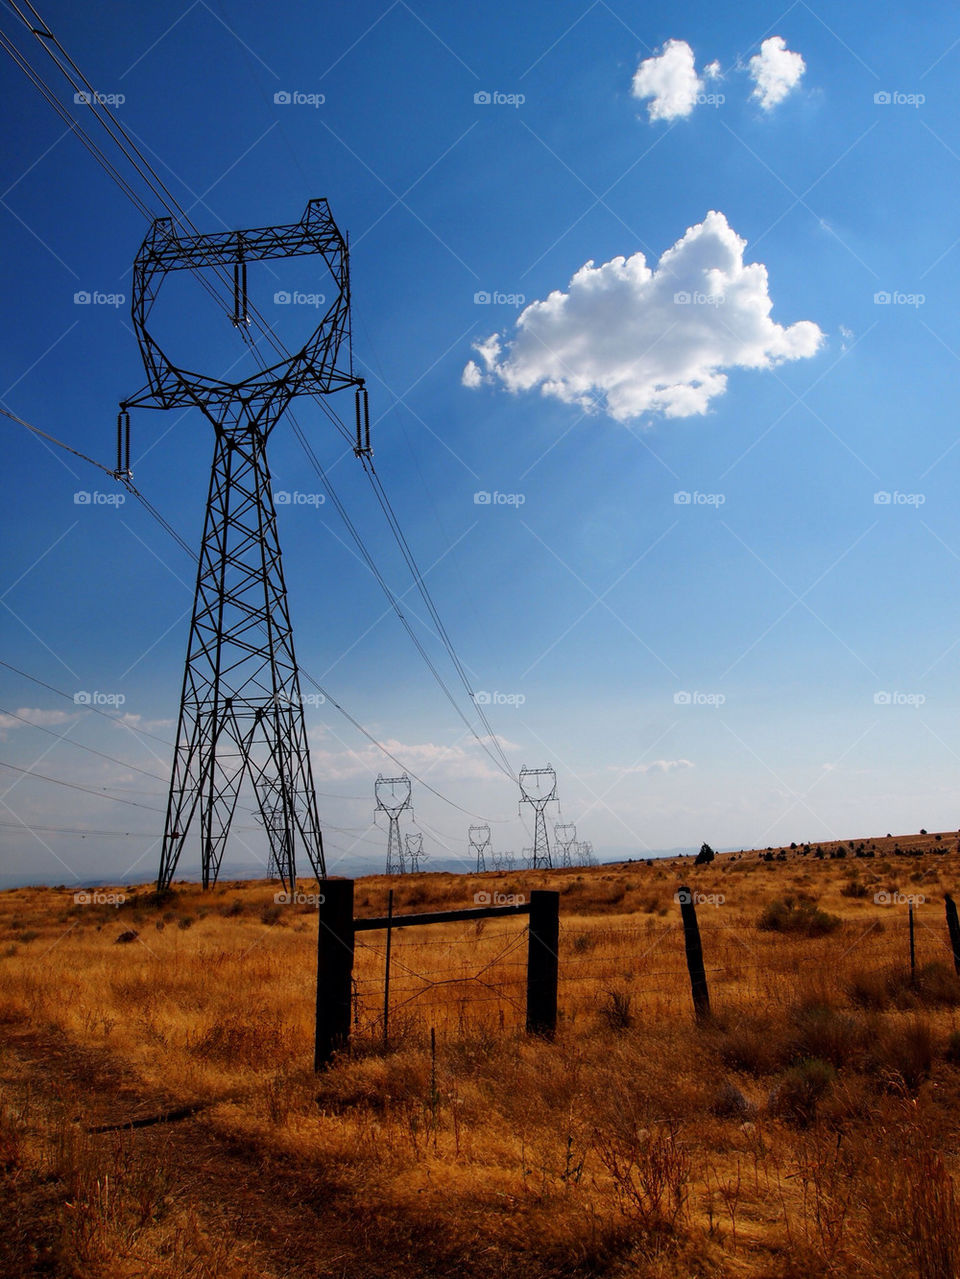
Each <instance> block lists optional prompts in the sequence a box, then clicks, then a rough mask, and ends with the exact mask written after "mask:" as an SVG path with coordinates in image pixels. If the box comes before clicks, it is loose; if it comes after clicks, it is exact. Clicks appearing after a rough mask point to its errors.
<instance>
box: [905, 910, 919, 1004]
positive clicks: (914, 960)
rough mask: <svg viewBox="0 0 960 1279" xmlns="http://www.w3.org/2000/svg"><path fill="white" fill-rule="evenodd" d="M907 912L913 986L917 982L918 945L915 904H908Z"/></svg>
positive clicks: (911, 981)
mask: <svg viewBox="0 0 960 1279" xmlns="http://www.w3.org/2000/svg"><path fill="white" fill-rule="evenodd" d="M907 910H908V912H909V916H908V919H909V924H910V983H911V985H912V984H913V983H914V982H915V981H916V980H917V944H916V941H915V940H914V936H913V902H910V903H908V905H907Z"/></svg>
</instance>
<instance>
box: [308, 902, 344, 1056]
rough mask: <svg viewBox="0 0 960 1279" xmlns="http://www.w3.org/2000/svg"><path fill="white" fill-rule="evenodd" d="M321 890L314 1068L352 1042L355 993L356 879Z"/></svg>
mask: <svg viewBox="0 0 960 1279" xmlns="http://www.w3.org/2000/svg"><path fill="white" fill-rule="evenodd" d="M320 892H321V899H320V906H319V911H318V915H319V927H318V931H317V1035H316V1043H315V1046H314V1054H313V1068H314V1070H320V1069H322V1067H324V1066H327V1065H329V1064H330V1062H331V1060H332V1058H333V1054H334V1053H335V1052H337V1051H338V1050H339V1049H342V1048H346V1046H347V1044H348V1043H349V1042H350V1005H351V1001H352V994H353V980H352V979H353V880H352V879H324V880H321V881H320Z"/></svg>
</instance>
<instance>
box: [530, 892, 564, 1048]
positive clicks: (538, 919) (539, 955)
mask: <svg viewBox="0 0 960 1279" xmlns="http://www.w3.org/2000/svg"><path fill="white" fill-rule="evenodd" d="M559 944H560V894H559V893H557V892H552V891H548V890H546V889H539V888H537V889H534V890H533V891H532V892H531V893H530V932H529V938H528V943H527V1033H528V1034H531V1035H543V1036H544V1037H545V1038H547V1039H552V1038H553V1036H554V1034H555V1033H556V1029H557V978H558V975H559V967H560V962H559V958H558V954H557V951H558V947H559Z"/></svg>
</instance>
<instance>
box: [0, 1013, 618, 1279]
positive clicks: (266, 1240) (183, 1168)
mask: <svg viewBox="0 0 960 1279" xmlns="http://www.w3.org/2000/svg"><path fill="white" fill-rule="evenodd" d="M0 1087H2V1089H3V1094H4V1096H7V1097H9V1096H11V1095H12V1096H18V1095H22V1094H23V1093H24V1091H25V1090H26V1089H29V1090H30V1092H31V1094H32V1096H33V1097H34V1098H35V1099H38V1100H40V1101H41V1103H43V1104H47V1105H51V1106H55V1107H62V1106H63V1104H64V1102H65V1101H66V1102H67V1104H68V1106H69V1104H70V1102H71V1101H74V1100H75V1102H76V1104H75V1105H73V1106H72V1111H73V1113H72V1115H71V1117H70V1118H71V1122H73V1123H77V1124H82V1126H83V1129H84V1131H85V1133H87V1134H88V1136H87V1140H89V1141H90V1142H93V1143H109V1142H110V1141H114V1142H115V1141H116V1131H115V1129H116V1124H117V1120H118V1118H122V1119H124V1120H128V1121H142V1120H145V1119H148V1120H153V1119H155V1118H156V1117H157V1116H159V1115H163V1114H168V1113H170V1112H176V1111H177V1110H178V1109H181V1110H182V1108H183V1107H184V1099H183V1098H173V1097H166V1096H163V1095H162V1094H159V1093H156V1092H153V1093H151V1092H149V1091H148V1090H147V1089H145V1088H144V1086H143V1085H142V1084H141V1083H140V1082H139V1081H138V1080H137V1079H136V1078H135V1077H133V1076H132V1075H131V1074H130V1073H129V1072H128V1071H126V1070H125V1069H124V1067H123V1065H122V1063H118V1062H117V1061H116V1060H115V1059H113V1058H112V1057H111V1056H110V1055H109V1054H108V1053H106V1052H103V1051H100V1050H94V1049H91V1048H89V1047H84V1046H81V1045H78V1044H75V1043H73V1042H72V1041H71V1040H70V1039H68V1037H67V1036H65V1035H64V1034H62V1033H61V1032H58V1031H55V1030H45V1031H38V1030H36V1029H33V1028H21V1027H10V1026H3V1027H2V1028H0ZM98 1127H99V1128H102V1129H103V1131H101V1132H96V1131H94V1132H91V1129H96V1128H98ZM111 1130H113V1131H111ZM124 1141H125V1142H126V1143H129V1146H128V1149H129V1150H130V1152H131V1155H132V1157H133V1159H134V1160H135V1161H137V1162H138V1163H142V1164H143V1165H144V1166H147V1167H149V1166H157V1165H162V1166H163V1168H164V1170H165V1177H166V1185H167V1189H166V1197H167V1201H168V1202H172V1203H173V1204H174V1205H184V1206H189V1208H190V1209H191V1210H192V1212H193V1213H194V1214H195V1216H196V1218H197V1221H198V1224H199V1225H200V1227H201V1229H202V1231H203V1234H204V1236H205V1237H206V1238H208V1239H213V1240H216V1239H221V1240H227V1241H230V1243H231V1244H233V1245H236V1246H237V1248H238V1249H239V1250H240V1251H241V1252H242V1255H243V1257H244V1261H243V1263H242V1270H240V1271H228V1273H231V1274H232V1273H242V1274H243V1275H244V1279H301V1277H302V1279H306V1277H307V1276H310V1279H346V1276H349V1277H350V1279H462V1275H463V1274H464V1273H469V1274H471V1275H472V1276H475V1277H478V1279H481V1277H482V1279H501V1276H502V1277H504V1279H505V1277H506V1276H508V1275H509V1276H511V1279H514V1277H515V1276H516V1275H518V1274H522V1275H523V1276H524V1279H547V1277H551V1276H558V1277H559V1276H569V1277H570V1279H573V1276H586V1275H599V1274H603V1273H607V1274H612V1273H616V1272H618V1271H619V1267H618V1266H617V1265H616V1263H613V1265H612V1269H610V1270H608V1269H607V1266H606V1265H604V1264H602V1263H601V1264H599V1266H598V1264H597V1260H598V1259H596V1258H595V1259H594V1260H593V1262H592V1263H591V1264H589V1266H587V1267H585V1266H584V1265H583V1263H582V1262H581V1263H580V1264H575V1263H574V1264H571V1262H570V1261H569V1260H567V1259H564V1258H562V1257H560V1256H556V1257H553V1258H548V1257H543V1256H540V1257H536V1256H531V1255H530V1254H528V1253H527V1254H525V1253H523V1252H521V1251H519V1250H518V1249H516V1248H515V1247H514V1248H511V1247H510V1246H509V1245H506V1244H505V1245H503V1246H502V1248H501V1247H493V1248H491V1247H490V1246H489V1243H490V1241H489V1239H487V1240H485V1241H484V1243H485V1245H486V1246H484V1247H482V1248H470V1247H469V1246H468V1244H467V1240H466V1239H465V1238H464V1237H463V1235H461V1237H460V1239H459V1240H454V1239H446V1238H444V1237H443V1233H442V1232H441V1231H430V1232H425V1231H424V1229H423V1224H422V1223H421V1222H415V1221H411V1220H409V1219H408V1218H407V1217H406V1216H404V1215H402V1214H401V1213H399V1212H398V1210H397V1209H396V1208H395V1206H393V1205H386V1206H384V1205H380V1206H378V1205H374V1204H369V1203H362V1204H361V1203H358V1201H357V1198H356V1196H355V1194H354V1193H353V1192H352V1190H351V1188H350V1187H348V1186H347V1185H345V1184H343V1182H342V1181H338V1179H337V1177H336V1175H335V1173H334V1171H333V1170H329V1169H327V1170H325V1169H324V1168H323V1167H322V1166H320V1165H319V1164H317V1163H306V1162H303V1163H300V1162H297V1161H294V1160H292V1159H290V1158H289V1157H284V1158H283V1159H280V1158H278V1157H277V1156H275V1155H273V1154H271V1153H270V1152H269V1151H264V1150H263V1149H261V1148H259V1147H256V1146H255V1145H253V1144H248V1143H244V1142H242V1141H238V1140H236V1139H233V1138H231V1137H230V1136H228V1135H226V1134H224V1133H222V1132H219V1131H217V1129H216V1128H215V1127H214V1125H213V1124H212V1122H211V1121H210V1119H209V1118H208V1117H207V1116H206V1115H205V1114H204V1112H203V1110H200V1111H196V1112H194V1113H188V1114H186V1115H183V1116H182V1117H181V1118H179V1119H176V1120H173V1121H170V1122H149V1123H146V1124H144V1123H141V1124H140V1125H139V1126H134V1127H127V1128H125V1129H124ZM104 1149H105V1150H109V1146H107V1145H105V1146H104ZM0 1156H2V1147H0ZM67 1198H68V1195H67V1192H66V1188H65V1187H64V1186H63V1185H58V1184H57V1181H56V1179H55V1178H51V1176H50V1175H49V1174H47V1176H46V1177H44V1176H42V1175H37V1172H36V1170H34V1171H33V1173H32V1174H31V1173H30V1172H29V1171H27V1170H25V1169H22V1168H21V1169H20V1170H18V1171H17V1172H15V1173H14V1172H13V1171H11V1168H10V1167H9V1166H8V1167H7V1169H6V1170H5V1169H4V1168H3V1160H2V1158H0V1218H2V1219H4V1220H6V1221H7V1222H12V1223H13V1227H12V1229H11V1230H10V1231H7V1232H6V1241H5V1243H0V1273H2V1274H3V1275H4V1276H5V1279H39V1277H40V1276H45V1277H46V1276H49V1279H74V1277H77V1276H83V1277H84V1279H86V1276H87V1275H88V1274H93V1275H96V1276H97V1277H98V1279H99V1276H100V1275H104V1276H112V1275H113V1274H117V1275H124V1276H126V1275H128V1274H130V1275H138V1276H141V1275H142V1276H144V1277H145V1279H146V1277H147V1276H153V1275H157V1276H161V1275H163V1276H166V1275H167V1274H168V1273H170V1272H169V1271H167V1270H165V1269H164V1268H163V1266H162V1263H161V1265H160V1266H159V1267H157V1268H154V1267H153V1266H151V1265H146V1266H144V1267H140V1268H138V1267H136V1266H134V1267H133V1268H131V1267H128V1266H125V1264H124V1259H123V1258H118V1259H117V1267H116V1269H115V1270H114V1269H111V1268H110V1267H109V1266H108V1267H107V1268H106V1269H100V1268H95V1269H93V1270H85V1269H84V1268H83V1267H82V1266H81V1267H78V1266H77V1265H76V1264H75V1263H73V1262H71V1261H70V1259H69V1258H64V1257H63V1256H62V1255H61V1256H59V1257H58V1255H57V1248H56V1246H55V1245H56V1240H57V1239H58V1238H60V1237H62V1228H61V1227H62V1219H63V1214H64V1212H65V1211H69V1208H68V1206H67V1203H66V1200H67ZM458 1233H459V1232H458ZM466 1234H469V1230H468V1231H466ZM426 1236H428V1237H426ZM611 1261H612V1259H611ZM176 1273H177V1274H179V1273H180V1271H179V1270H178V1271H176ZM190 1273H196V1274H197V1275H198V1276H200V1275H203V1276H207V1275H210V1274H216V1273H217V1272H216V1271H212V1270H210V1269H205V1268H200V1269H197V1270H196V1271H195V1272H193V1271H192V1272H190ZM633 1273H636V1272H633Z"/></svg>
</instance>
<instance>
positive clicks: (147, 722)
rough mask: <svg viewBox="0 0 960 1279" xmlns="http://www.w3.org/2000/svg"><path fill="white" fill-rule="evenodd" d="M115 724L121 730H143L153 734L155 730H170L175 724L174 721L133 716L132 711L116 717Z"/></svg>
mask: <svg viewBox="0 0 960 1279" xmlns="http://www.w3.org/2000/svg"><path fill="white" fill-rule="evenodd" d="M113 722H114V723H115V724H116V725H118V727H120V728H132V729H134V730H136V729H141V730H142V731H143V732H145V733H149V732H152V731H153V729H155V728H170V727H171V726H172V725H173V723H174V721H173V720H172V719H146V718H145V717H144V716H143V715H133V714H131V713H130V711H125V712H124V714H123V715H118V716H116V718H115V719H114V721H113Z"/></svg>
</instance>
